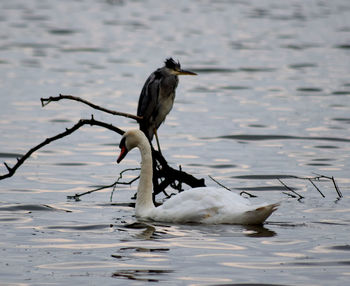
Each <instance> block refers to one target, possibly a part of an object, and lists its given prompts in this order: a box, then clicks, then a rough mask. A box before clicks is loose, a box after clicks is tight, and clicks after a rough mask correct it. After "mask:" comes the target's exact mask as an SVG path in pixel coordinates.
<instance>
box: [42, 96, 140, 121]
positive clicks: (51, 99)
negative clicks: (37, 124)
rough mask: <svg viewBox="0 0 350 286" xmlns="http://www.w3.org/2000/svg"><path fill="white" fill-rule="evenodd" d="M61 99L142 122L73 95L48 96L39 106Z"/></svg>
mask: <svg viewBox="0 0 350 286" xmlns="http://www.w3.org/2000/svg"><path fill="white" fill-rule="evenodd" d="M62 99H69V100H74V101H78V102H81V103H84V104H86V105H88V106H90V107H92V108H94V109H97V110H100V111H103V112H106V113H109V114H112V115H117V116H124V117H127V118H131V119H134V120H136V121H140V120H142V117H141V116H137V115H133V114H130V113H125V112H119V111H114V110H110V109H107V108H104V107H101V106H99V105H96V104H94V103H91V102H90V101H87V100H85V99H82V98H81V97H78V96H73V95H64V94H60V95H59V96H50V97H48V98H40V101H41V106H42V107H45V106H46V105H48V104H49V103H50V102H52V101H60V100H62Z"/></svg>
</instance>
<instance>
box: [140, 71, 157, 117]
mask: <svg viewBox="0 0 350 286" xmlns="http://www.w3.org/2000/svg"><path fill="white" fill-rule="evenodd" d="M160 79H161V78H160V76H159V73H158V72H157V71H155V72H154V73H152V74H151V75H150V76H149V77H148V79H147V80H146V82H145V84H144V86H143V88H142V91H141V94H140V98H139V103H138V107H137V115H138V116H143V118H144V120H147V121H148V120H149V119H150V117H151V115H152V113H153V112H154V111H155V109H156V107H157V103H158V96H159V85H160Z"/></svg>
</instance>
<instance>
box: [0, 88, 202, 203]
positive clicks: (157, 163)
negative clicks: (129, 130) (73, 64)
mask: <svg viewBox="0 0 350 286" xmlns="http://www.w3.org/2000/svg"><path fill="white" fill-rule="evenodd" d="M63 99H68V100H74V101H77V102H81V103H84V104H86V105H88V106H90V107H92V108H94V109H96V110H100V111H103V112H106V113H109V114H112V115H117V116H123V117H127V118H131V119H134V120H136V121H138V122H139V121H140V120H142V117H140V116H136V115H133V114H129V113H124V112H118V111H114V110H110V109H106V108H104V107H101V106H98V105H96V104H93V103H91V102H89V101H87V100H84V99H82V98H80V97H76V96H72V95H62V94H60V95H59V96H56V97H49V98H41V99H40V100H41V104H42V106H43V107H44V106H46V105H48V104H49V103H50V102H54V101H59V100H63ZM84 125H91V126H100V127H103V128H107V129H109V130H111V131H114V132H116V133H118V134H120V135H123V134H124V133H125V131H124V130H122V129H120V128H118V127H116V126H114V125H112V124H107V123H105V122H102V121H98V120H95V119H94V117H93V115H92V116H91V119H81V120H79V121H78V123H76V124H75V125H74V126H73V127H71V128H66V131H64V132H62V133H59V134H57V135H55V136H53V137H49V138H46V139H45V140H44V141H43V142H41V143H40V144H38V145H36V146H34V147H33V148H31V149H30V150H29V151H28V152H27V153H26V154H24V155H23V156H22V157H20V158H17V163H16V164H15V165H13V166H12V167H10V166H9V165H8V164H7V163H6V162H5V163H4V165H5V167H6V169H7V171H8V173H6V174H4V175H0V180H3V179H6V178H9V177H12V176H13V175H14V174H15V172H16V170H17V169H18V168H19V167H20V166H21V165H22V164H23V163H24V162H25V161H26V160H27V159H28V158H29V157H30V156H31V155H32V154H33V153H34V152H35V151H37V150H39V149H40V148H42V147H44V146H46V145H48V144H50V143H51V142H53V141H56V140H58V139H61V138H63V137H65V136H68V135H70V134H72V133H73V132H74V131H76V130H78V129H79V128H80V127H82V126H84ZM152 155H153V169H154V172H153V186H154V192H153V197H154V198H155V196H156V195H157V194H159V193H161V192H163V193H164V194H166V195H167V196H168V194H167V193H166V192H165V189H166V188H167V187H168V186H170V187H172V188H173V189H175V190H177V191H179V192H181V191H183V188H182V184H187V185H188V186H190V187H192V188H194V187H203V186H205V182H204V179H197V178H195V177H194V176H192V175H190V174H188V173H186V172H184V171H182V170H181V166H180V170H176V169H174V168H172V167H170V166H169V165H168V163H167V161H166V159H165V158H164V157H163V155H162V153H161V152H159V151H157V150H155V149H154V148H153V147H152ZM121 176H122V173H121V175H120V177H119V178H118V179H117V181H116V182H114V183H112V184H110V185H106V186H101V187H99V188H96V189H94V190H91V191H88V192H85V193H82V194H75V195H74V196H71V197H70V198H74V199H76V200H78V199H79V197H80V196H82V195H85V194H88V193H92V192H94V191H98V190H101V189H105V188H113V189H114V188H115V187H116V185H118V184H131V183H132V182H134V181H135V180H137V178H135V179H134V180H132V181H131V182H128V183H123V182H120V181H119V180H120V179H121Z"/></svg>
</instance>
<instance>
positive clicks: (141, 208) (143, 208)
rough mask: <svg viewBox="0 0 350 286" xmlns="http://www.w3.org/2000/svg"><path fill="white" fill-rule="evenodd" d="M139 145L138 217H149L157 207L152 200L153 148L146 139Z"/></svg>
mask: <svg viewBox="0 0 350 286" xmlns="http://www.w3.org/2000/svg"><path fill="white" fill-rule="evenodd" d="M144 139H145V140H141V141H140V142H139V144H138V148H139V149H140V153H141V160H142V161H141V173H140V181H139V186H138V189H137V198H136V216H141V217H144V216H147V213H148V212H149V211H150V210H152V209H153V208H154V207H155V206H154V204H153V199H152V190H153V184H152V177H153V162H152V151H151V146H150V144H149V142H148V140H147V138H146V137H144Z"/></svg>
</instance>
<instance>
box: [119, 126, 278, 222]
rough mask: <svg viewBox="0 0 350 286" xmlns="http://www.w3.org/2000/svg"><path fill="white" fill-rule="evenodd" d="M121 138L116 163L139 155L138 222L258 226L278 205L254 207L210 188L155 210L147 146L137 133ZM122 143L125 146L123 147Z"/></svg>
mask: <svg viewBox="0 0 350 286" xmlns="http://www.w3.org/2000/svg"><path fill="white" fill-rule="evenodd" d="M123 138H124V139H122V141H121V145H120V146H121V148H122V152H121V155H120V157H119V159H118V162H120V161H121V160H122V159H123V158H124V156H125V155H126V153H127V152H128V151H130V150H131V149H133V148H135V147H138V148H139V149H140V152H141V159H142V161H141V173H140V182H139V186H138V190H137V198H136V207H135V209H136V216H137V217H138V218H140V219H146V220H154V221H161V222H175V223H186V222H196V223H206V224H261V223H263V222H264V221H265V220H266V219H267V218H268V217H269V216H270V215H271V214H272V212H274V211H275V210H276V209H277V207H278V204H270V205H260V206H257V205H255V206H254V205H252V204H251V203H250V201H248V200H247V199H245V198H243V197H241V196H239V195H237V194H235V193H232V192H230V191H228V190H225V189H222V188H211V187H203V188H194V189H189V190H186V191H184V192H182V193H179V194H177V195H176V196H174V197H171V198H170V199H168V200H167V201H165V202H164V203H163V204H162V205H161V206H158V207H155V206H154V204H153V200H152V190H153V185H152V176H153V169H152V153H151V147H150V144H149V142H148V140H147V138H146V136H145V135H144V134H143V132H141V131H139V130H130V131H128V132H126V133H125V134H124V136H123ZM123 140H124V142H123ZM122 142H123V144H125V145H123V146H122Z"/></svg>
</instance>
